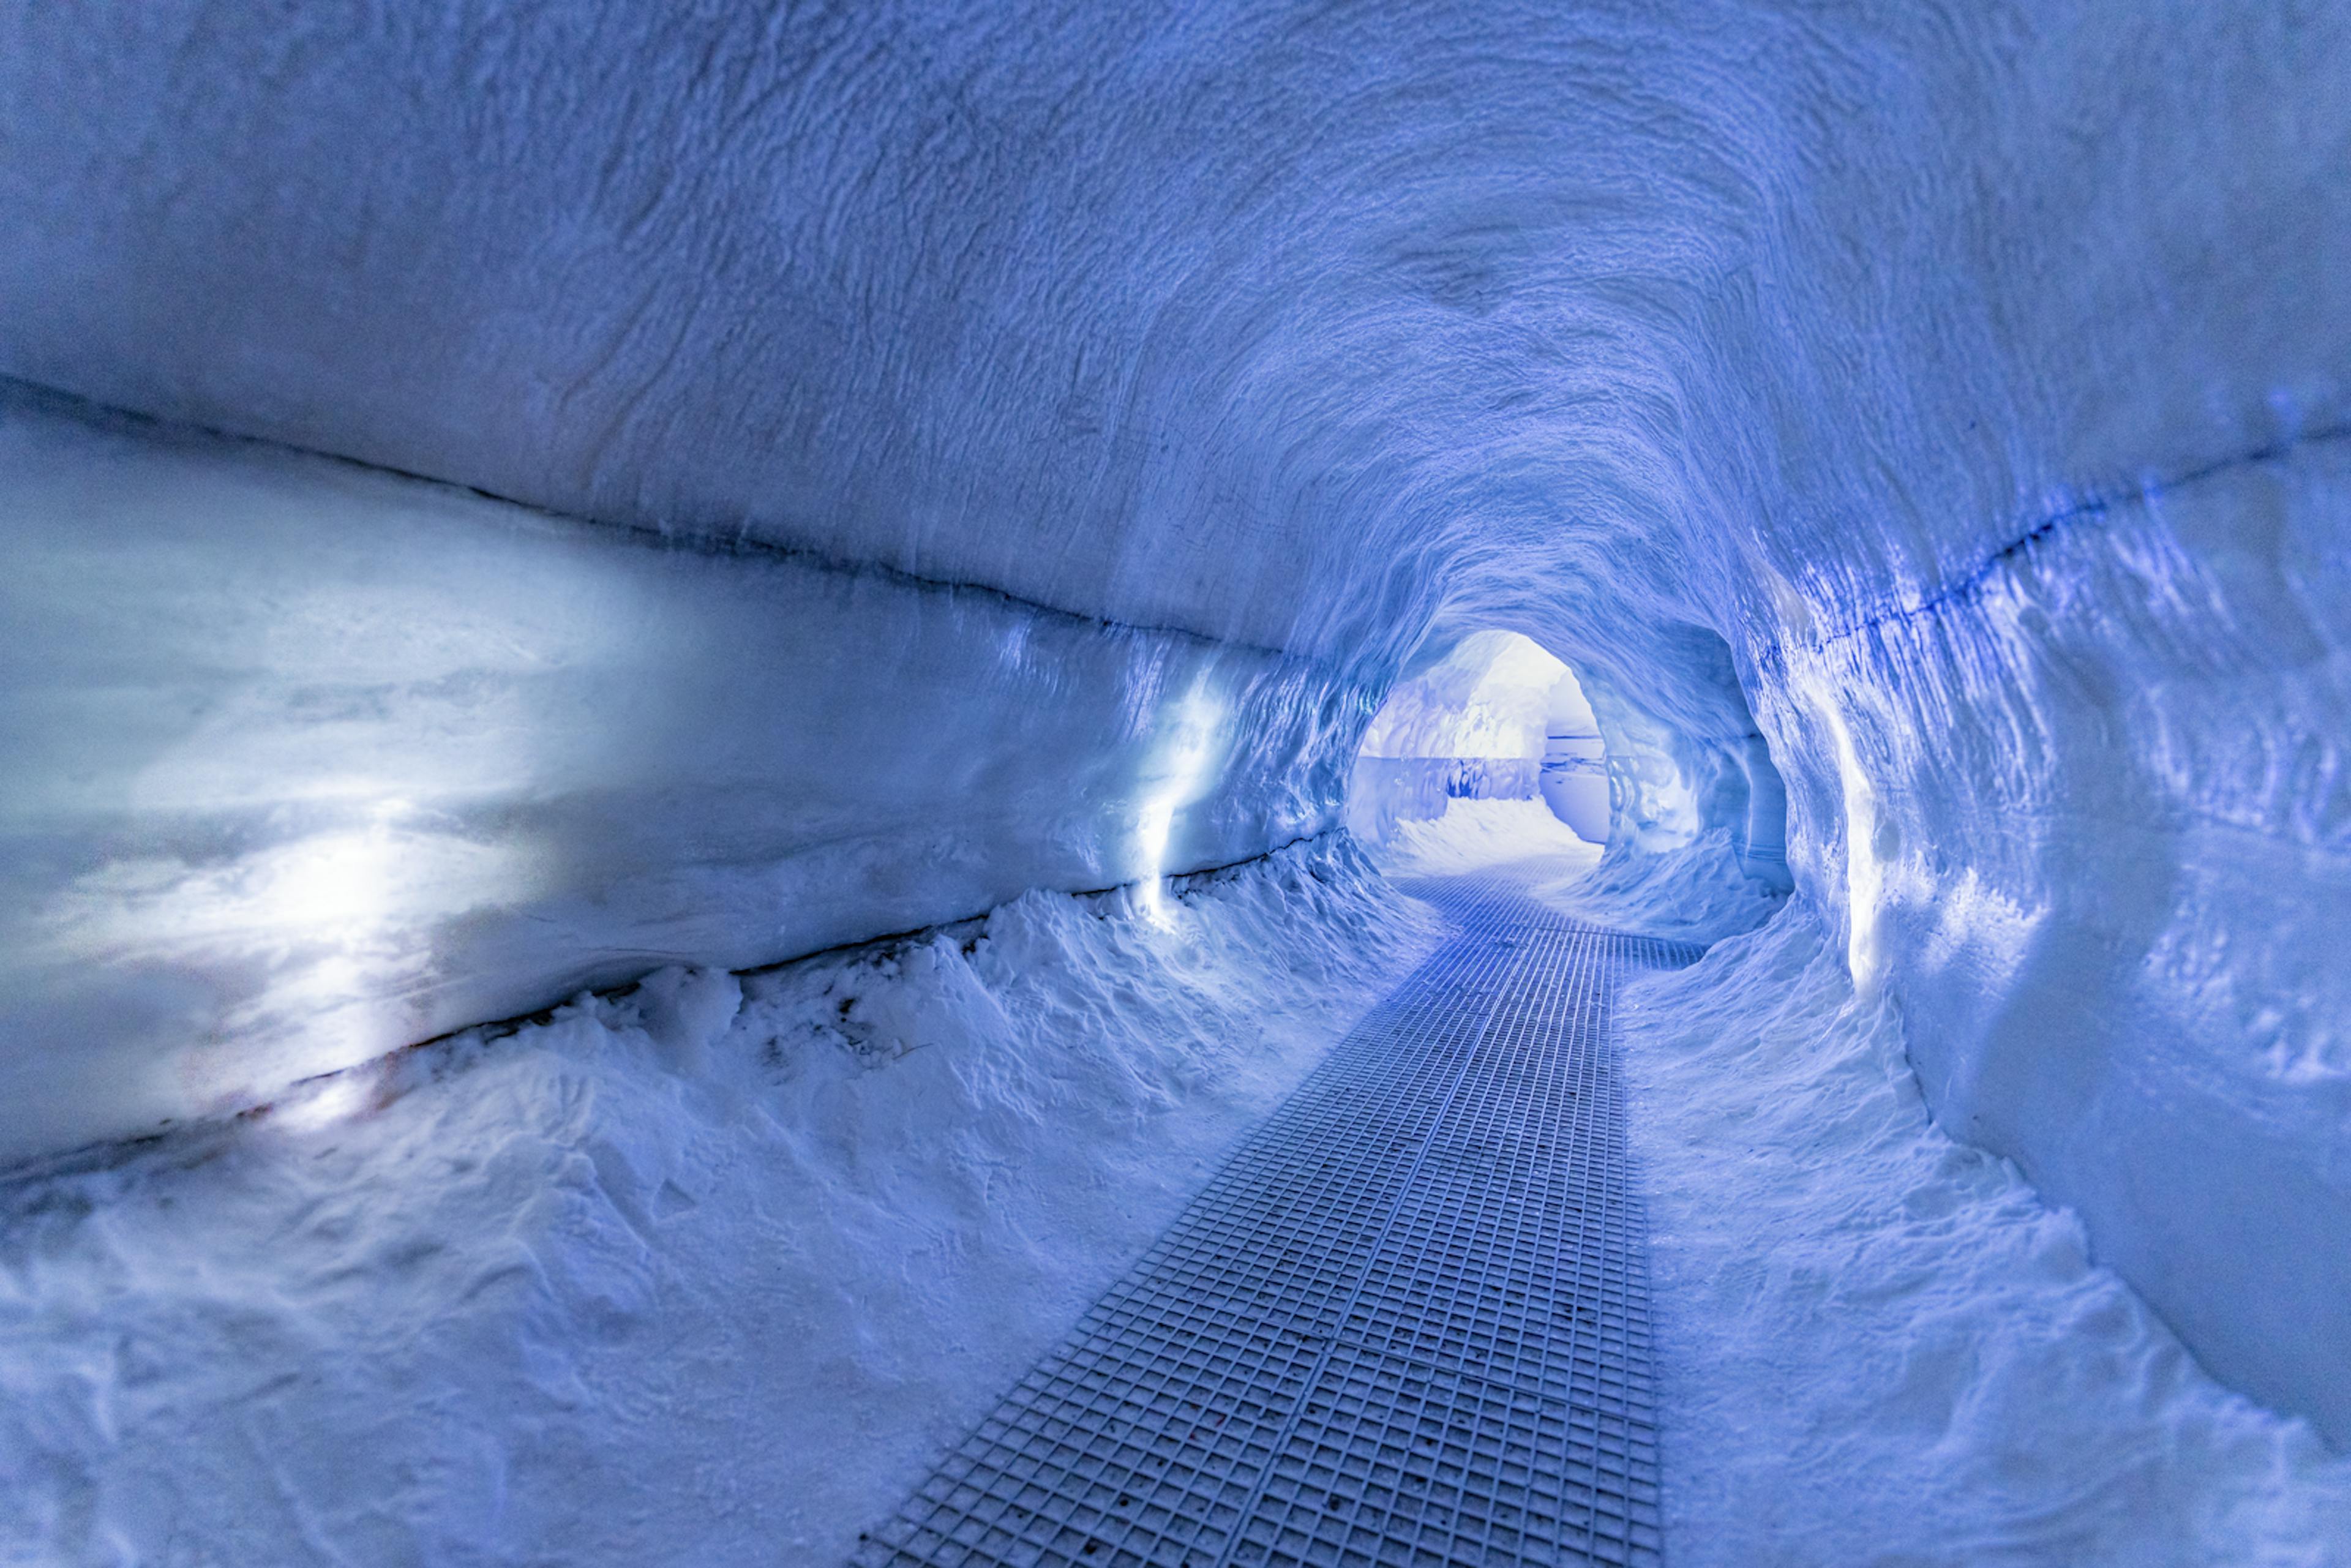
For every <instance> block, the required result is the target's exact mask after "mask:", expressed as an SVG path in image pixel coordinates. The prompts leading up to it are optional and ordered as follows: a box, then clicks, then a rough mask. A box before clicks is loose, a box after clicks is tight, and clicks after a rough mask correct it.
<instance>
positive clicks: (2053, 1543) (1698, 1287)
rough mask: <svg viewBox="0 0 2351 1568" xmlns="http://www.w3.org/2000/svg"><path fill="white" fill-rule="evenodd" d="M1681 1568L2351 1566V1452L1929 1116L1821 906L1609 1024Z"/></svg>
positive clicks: (1624, 1009)
mask: <svg viewBox="0 0 2351 1568" xmlns="http://www.w3.org/2000/svg"><path fill="white" fill-rule="evenodd" d="M1617 1016H1618V1019H1619V1020H1620V1027H1621V1028H1622V1029H1623V1030H1624V1031H1625V1077H1626V1082H1627V1084H1628V1087H1629V1094H1630V1102H1631V1106H1630V1108H1631V1111H1632V1123H1631V1125H1632V1136H1633V1149H1634V1155H1635V1159H1636V1160H1637V1161H1638V1162H1639V1165H1640V1167H1641V1174H1642V1179H1643V1181H1644V1183H1645V1186H1646V1190H1647V1192H1648V1195H1649V1197H1648V1204H1649V1220H1650V1233H1651V1234H1650V1239H1651V1255H1650V1256H1651V1263H1650V1267H1651V1283H1652V1301H1653V1302H1654V1311H1655V1314H1656V1330H1657V1365H1658V1367H1659V1369H1660V1376H1659V1397H1660V1401H1661V1408H1662V1409H1663V1410H1664V1412H1665V1424H1666V1429H1665V1436H1664V1440H1663V1448H1664V1454H1665V1466H1666V1476H1667V1485H1666V1491H1665V1514H1666V1539H1667V1548H1668V1552H1669V1553H1670V1559H1671V1561H1673V1562H1674V1563H1677V1564H1680V1565H1682V1568H1717V1565H1719V1568H1818V1565H1819V1564H1823V1563H1887V1564H1893V1563H1900V1564H1903V1565H1905V1568H1981V1565H1983V1564H1988V1563H2018V1564H2028V1563H2029V1564H2046V1565H2048V1568H2057V1565H2059V1564H2063V1565H2064V1568H2218V1565H2220V1564H2231V1565H2240V1564H2241V1565H2246V1568H2251V1565H2252V1564H2274V1565H2278V1568H2284V1565H2287V1564H2292V1565H2294V1568H2323V1565H2335V1564H2342V1563H2351V1460H2346V1459H2343V1458H2329V1457H2328V1455H2327V1453H2326V1451H2325V1448H2323V1447H2322V1445H2321V1444H2320V1443H2319V1441H2318V1439H2317V1437H2316V1435H2315V1434H2314V1432H2313V1431H2312V1430H2311V1429H2310V1427H2308V1426H2307V1425H2306V1424H2305V1423H2303V1422H2300V1421H2289V1420H2285V1419H2282V1418H2281V1417H2279V1416H2276V1415H2274V1414H2273V1413H2271V1412H2269V1411H2267V1410H2264V1409H2262V1408H2261V1407H2260V1406H2256V1405H2254V1404H2253V1403H2252V1402H2251V1401H2250V1400H2248V1399H2246V1398H2244V1397H2243V1396H2240V1395H2236V1394H2232V1393H2231V1392H2230V1391H2228V1390H2227V1389H2225V1388H2223V1387H2222V1386H2220V1385H2219V1384H2218V1383H2216V1382H2215V1381H2214V1380H2213V1379H2212V1377H2211V1375H2210V1374H2208V1373H2207V1372H2205V1371H2204V1370H2203V1369H2201V1368H2200V1367H2199V1366H2198V1365H2197V1364H2195V1362H2194V1361H2193V1360H2192V1359H2191V1358H2190V1357H2189V1354H2188V1353H2187V1352H2186V1351H2185V1350H2183V1349H2182V1348H2181V1346H2180V1344H2179V1340H2178V1338H2177V1336H2175V1335H2174V1334H2173V1333H2171V1332H2170V1331H2169V1330H2168V1329H2167V1328H2166V1327H2165V1326H2164V1325H2163V1323H2162V1322H2160V1321H2159V1320H2158V1319H2157V1318H2156V1317H2155V1315H2154V1314H2153V1313H2152V1312H2149V1311H2148V1310H2147V1306H2146V1304H2145V1303H2144V1302H2143V1301H2141V1300H2140V1299H2139V1298H2138V1297H2137V1294H2136V1293H2135V1292H2134V1291H2131V1289H2130V1288H2129V1287H2128V1286H2126V1285H2125V1284H2124V1283H2123V1282H2122V1281H2120V1280H2119V1279H2117V1278H2116V1275H2115V1274H2114V1272H2113V1270H2110V1269H2107V1268H2105V1267H2102V1266H2099V1265H2098V1264H2096V1263H2095V1262H2093V1261H2092V1260H2091V1253H2090V1246H2089V1239H2088V1238H2087V1237H2086V1236H2085V1233H2084V1230H2083V1227H2082V1224H2081V1222H2080V1220H2079V1219H2078V1218H2075V1217H2074V1215H2072V1214H2070V1213H2067V1212H2064V1211H2063V1210H2052V1209H2050V1208H2049V1207H2045V1206H2044V1205H2043V1202H2042V1201H2041V1200H2040V1199H2039V1198H2038V1197H2036V1196H2035V1194H2034V1193H2033V1191H2032V1188H2031V1187H2030V1186H2027V1185H2026V1183H2025V1181H2024V1179H2023V1177H2022V1176H2021V1175H2020V1174H2019V1173H2018V1171H2017V1170H2016V1168H2015V1166H2012V1165H2011V1164H2010V1163H2008V1162H2006V1161H2003V1160H2000V1159H1996V1158H1993V1157H1992V1156H1990V1155H1985V1154H1984V1153H1982V1152H1981V1151H1980V1150H1976V1149H1971V1148H1969V1147H1967V1146H1965V1145H1960V1144H1957V1143H1954V1142H1953V1141H1952V1140H1951V1138H1950V1137H1949V1135H1948V1134H1945V1133H1943V1132H1942V1131H1940V1130H1939V1129H1938V1128H1937V1127H1936V1126H1935V1125H1934V1124H1932V1123H1931V1122H1930V1121H1929V1120H1928V1112H1927V1106H1926V1103H1925V1102H1924V1101H1923V1100H1922V1099H1921V1098H1920V1095H1919V1092H1918V1084H1917V1079H1916V1078H1915V1077H1914V1076H1913V1074H1912V1073H1911V1071H1910V1069H1909V1067H1908V1065H1907V1061H1905V1058H1904V1053H1903V1042H1902V1036H1903V1032H1904V1031H1903V1028H1902V1025H1901V1023H1900V1021H1899V1020H1898V1019H1896V1015H1895V1012H1894V1009H1892V1007H1891V1006H1889V1005H1888V1004H1887V1003H1886V1001H1885V1000H1883V999H1882V998H1881V999H1878V1000H1875V1001H1864V1000H1861V999H1859V998H1856V997H1855V993H1854V989H1853V986H1852V982H1851V981H1850V979H1849V978H1848V977H1847V976H1846V974H1845V970H1844V956H1843V955H1842V953H1840V952H1839V951H1838V944H1837V943H1836V940H1835V938H1834V934H1833V933H1832V932H1831V931H1830V930H1828V929H1827V927H1826V925H1825V923H1824V922H1823V920H1822V919H1821V917H1820V912H1819V911H1818V910H1817V909H1816V908H1814V907H1813V905H1812V904H1810V903H1809V902H1800V903H1799V904H1796V905H1794V906H1792V907H1791V908H1790V909H1789V910H1788V911H1787V912H1786V913H1785V914H1784V915H1781V916H1780V917H1779V918H1778V919H1777V920H1776V921H1774V922H1773V923H1772V924H1771V925H1769V926H1768V927H1766V928H1764V929H1763V930H1761V931H1759V932H1757V933H1755V934H1754V935H1751V936H1741V937H1735V938H1731V939H1729V940H1727V941H1725V942H1723V943H1721V944H1719V945H1718V946H1716V947H1715V948H1714V949H1713V950H1712V952H1710V953H1709V954H1708V956H1707V958H1706V959H1705V960H1704V962H1702V963H1701V964H1700V965H1698V967H1696V968H1693V969H1689V970H1686V971H1682V972H1680V973H1677V974H1675V975H1671V976H1661V977H1654V978H1651V979H1647V980H1644V981H1642V982H1641V983H1640V984H1639V985H1638V986H1637V987H1636V988H1635V989H1634V990H1632V991H1631V992H1630V993H1628V995H1627V997H1626V998H1625V1002H1624V1004H1623V1005H1622V1006H1621V1007H1620V1008H1619V1009H1618V1014H1617Z"/></svg>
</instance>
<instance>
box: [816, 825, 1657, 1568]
mask: <svg viewBox="0 0 2351 1568" xmlns="http://www.w3.org/2000/svg"><path fill="white" fill-rule="evenodd" d="M1518 874H1519V873H1512V872H1509V871H1505V872H1500V873H1489V874H1487V875H1485V876H1482V877H1479V878H1457V879H1447V880H1446V881H1443V882H1431V883H1421V884H1416V886H1415V887H1414V891H1415V892H1416V893H1417V894H1420V895H1421V896H1423V897H1426V898H1429V899H1430V900H1432V901H1433V902H1436V903H1437V904H1440V905H1441V906H1443V907H1444V908H1445V909H1446V911H1447V915H1449V916H1450V917H1451V918H1452V919H1453V921H1454V922H1455V923H1456V925H1457V926H1458V931H1457V933H1456V935H1455V936H1453V938H1452V939H1451V940H1450V941H1449V942H1447V945H1446V946H1444V947H1442V948H1440V949H1439V950H1438V951H1437V954H1436V955H1435V956H1432V957H1431V958H1430V959H1429V960H1428V961H1427V962H1426V964H1424V965H1422V966H1421V967H1420V968H1419V969H1418V970H1417V971H1416V972H1415V973H1414V974H1413V975H1412V976H1411V977H1408V978H1407V979H1406V980H1405V982H1404V983H1403V984H1402V985H1401V986H1399V987H1398V988H1396V990H1395V992H1394V993H1393V994H1392V995H1390V996H1389V997H1388V998H1387V999H1386V1000H1385V1001H1384V1002H1382V1003H1381V1004H1380V1006H1379V1007H1378V1008H1377V1009H1374V1011H1373V1012H1372V1013H1371V1014H1370V1016H1369V1017H1367V1018H1366V1019H1364V1022H1363V1023H1362V1024H1361V1025H1360V1026H1359V1027H1358V1028H1357V1029H1356V1030H1355V1031H1354V1032H1353V1034H1351V1035H1349V1036H1348V1037H1347V1038H1346V1040H1343V1041H1342V1042H1341V1043H1340V1045H1339V1046H1338V1047H1337V1048H1336V1049H1335V1050H1333V1051H1332V1053H1331V1055H1330V1057H1329V1058H1328V1059H1326V1060H1325V1061H1323V1063H1322V1065H1321V1066H1320V1067H1318V1068H1317V1069H1316V1070H1315V1071H1313V1073H1312V1074H1311V1075H1310V1076H1309V1077H1308V1078H1307V1079H1306V1081H1305V1082H1303V1083H1301V1085H1300V1086H1299V1088H1298V1090H1297V1092H1295V1093H1294V1094H1293V1095H1292V1096H1291V1097H1290V1100H1289V1101H1288V1102H1287V1103H1284V1104H1283V1105H1282V1106H1281V1108H1280V1110H1278V1111H1276V1112H1275V1113H1273V1115H1272V1116H1271V1117H1270V1118H1269V1119H1268V1120H1267V1121H1266V1122H1265V1123H1264V1124H1263V1125H1261V1126H1260V1127H1259V1129H1258V1130H1257V1131H1256V1132H1255V1133H1254V1134H1251V1135H1250V1136H1249V1139H1248V1140H1247V1141H1246V1142H1244V1143H1243V1144H1242V1145H1241V1146H1240V1147H1239V1149H1238V1151H1237V1152H1236V1153H1235V1154H1234V1155H1233V1156H1232V1158H1231V1160H1230V1161H1229V1163H1228V1164H1227V1165H1226V1166H1225V1167H1224V1168H1223V1169H1222V1170H1221V1171H1220V1172H1218V1173H1217V1176H1216V1177H1215V1179H1214V1180H1213V1181H1211V1182H1210V1183H1209V1185H1208V1186H1207V1190H1205V1191H1204V1192H1202V1193H1201V1194H1200V1196H1199V1197H1196V1198H1195V1199H1194V1200H1193V1202H1192V1204H1191V1206H1190V1207H1188V1208H1187V1209H1186V1210H1185V1212H1184V1214H1183V1216H1182V1217H1181V1218H1178V1219H1177V1220H1176V1221H1175V1225H1174V1226H1173V1227H1171V1228H1169V1229H1168V1231H1167V1233H1166V1234H1165V1236H1163V1237H1161V1238H1160V1239H1159V1241H1158V1242H1157V1243H1156V1244H1155V1246H1154V1247H1153V1248H1152V1249H1151V1250H1150V1251H1149V1252H1148V1253H1146V1254H1145V1255H1144V1258H1143V1260H1142V1261H1141V1262H1139V1263H1138V1264H1137V1265H1136V1266H1135V1268H1134V1270H1133V1272H1131V1273H1130V1274H1129V1275H1128V1276H1127V1277H1126V1278H1125V1279H1124V1280H1123V1281H1120V1282H1119V1283H1118V1284H1117V1285H1116V1286H1114V1287H1113V1288H1112V1289H1111V1291H1109V1292H1108V1293H1107V1294H1105V1295H1104V1296H1103V1297H1102V1300H1101V1301H1097V1302H1096V1303H1095V1304H1094V1306H1093V1307H1092V1310H1090V1311H1089V1312H1087V1313H1086V1315H1085V1317H1084V1319H1083V1320H1082V1321H1081V1322H1080V1323H1079V1324H1078V1327H1077V1329H1076V1330H1075V1332H1074V1333H1072V1334H1071V1337H1070V1339H1069V1340H1068V1342H1067V1343H1064V1344H1062V1345H1061V1347H1060V1348H1059V1349H1057V1350H1055V1351H1054V1352H1052V1353H1051V1354H1049V1355H1047V1356H1046V1357H1045V1359H1044V1360H1043V1361H1041V1362H1040V1363H1039V1364H1038V1365H1037V1366H1036V1367H1035V1369H1034V1370H1032V1371H1031V1372H1030V1373H1029V1375H1027V1376H1026V1377H1024V1378H1022V1379H1021V1380H1020V1382H1019V1385H1018V1386H1017V1387H1015V1388H1014V1389H1013V1390H1012V1392H1011V1393H1010V1394H1009V1395H1008V1396H1006V1398H1005V1400H1004V1402H1003V1404H1002V1405H1001V1406H998V1408H997V1409H996V1410H995V1411H994V1412H993V1413H992V1414H991V1415H989V1416H988V1417H987V1419H986V1420H984V1421H983V1422H981V1423H980V1425H979V1427H978V1429H977V1430H976V1431H975V1432H973V1433H972V1434H971V1436H970V1437H967V1438H966V1439H965V1440H964V1442H963V1443H962V1444H961V1446H960V1447H958V1448H956V1450H955V1451H954V1452H953V1453H952V1454H950V1455H949V1456H948V1457H947V1458H946V1460H945V1461H944V1462H943V1463H942V1464H941V1465H940V1466H939V1468H938V1469H937V1470H936V1472H935V1473H934V1474H933V1475H932V1476H931V1478H930V1479H928V1480H927V1481H925V1483H924V1484H923V1486H922V1487H921V1488H920V1489H918V1490H917V1491H916V1492H915V1494H914V1497H913V1498H912V1499H911V1500H909V1501H908V1502H907V1503H906V1505H905V1507H904V1508H903V1509H902V1510H901V1511H899V1512H898V1514H897V1515H896V1517H894V1518H893V1519H892V1520H891V1521H889V1522H888V1523H886V1524H885V1525H883V1526H882V1527H880V1528H879V1529H878V1530H876V1531H874V1532H873V1533H872V1535H871V1536H870V1537H869V1538H868V1539H867V1540H866V1541H865V1543H864V1544H863V1545H862V1546H861V1547H860V1549H859V1552H858V1554H857V1557H856V1559H855V1561H856V1563H858V1564H860V1565H861V1568H980V1565H983V1564H987V1565H994V1564H1008V1565H1013V1568H1064V1565H1067V1568H1113V1565H1116V1568H1140V1565H1143V1564H1151V1565H1154V1568H1228V1565H1232V1564H1249V1565H1252V1568H1254V1565H1258V1564H1290V1563H1316V1564H1348V1565H1356V1564H1360V1565H1364V1568H1370V1565H1374V1564H1379V1565H1389V1564H1395V1565H1405V1564H1410V1565H1414V1568H1419V1565H1423V1564H1426V1565H1436V1564H1482V1563H1494V1564H1502V1563H1625V1564H1630V1563H1650V1564H1653V1563H1659V1562H1660V1561H1661V1559H1660V1556H1659V1549H1658V1535H1657V1473H1656V1464H1657V1460H1656V1417H1655V1412H1654V1409H1653V1407H1652V1405H1651V1396H1650V1377H1649V1336H1648V1315H1647V1297H1646V1291H1647V1283H1646V1257H1645V1249H1646V1241H1645V1235H1644V1220H1643V1216H1642V1210H1641V1206H1640V1200H1639V1197H1638V1196H1637V1194H1636V1193H1635V1191H1634V1190H1633V1189H1632V1187H1631V1185H1630V1184H1629V1183H1628V1181H1627V1179H1626V1171H1625V1119H1624V1117H1625V1113H1624V1096H1623V1092H1622V1090H1621V1088H1620V1086H1619V1084H1618V1082H1617V1078H1616V1071H1615V1064H1614V1044H1613V1042H1612V1040H1611V1036H1610V1032H1609V1026H1608V1010H1609V1003H1610V998H1611V997H1612V995H1613V993H1614V989H1615V986H1616V983H1617V980H1618V977H1619V976H1620V974H1621V973H1622V972H1623V971H1624V970H1625V968H1627V967H1662V966H1669V965H1679V964H1685V963H1688V962H1690V961H1692V960H1693V959H1695V958H1696V956H1698V949H1697V948H1694V947H1688V946H1682V945H1679V944H1675V943H1670V942H1661V941H1657V940H1655V939H1653V938H1649V937H1641V936H1625V935H1622V934H1619V933H1614V932H1608V931H1603V930H1599V929H1597V928H1595V927H1592V926H1588V925H1578V924H1576V923H1574V922H1572V921H1569V920H1566V919H1563V918H1562V917H1560V916H1558V915H1553V914H1552V913H1550V912H1549V911H1548V910H1546V909H1545V908H1543V907H1542V906H1541V905H1539V904H1535V903H1533V902H1532V901H1531V900H1530V899H1528V898H1527V897H1525V896H1524V895H1523V894H1521V893H1520V891H1519V889H1520V882H1519V880H1518Z"/></svg>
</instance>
